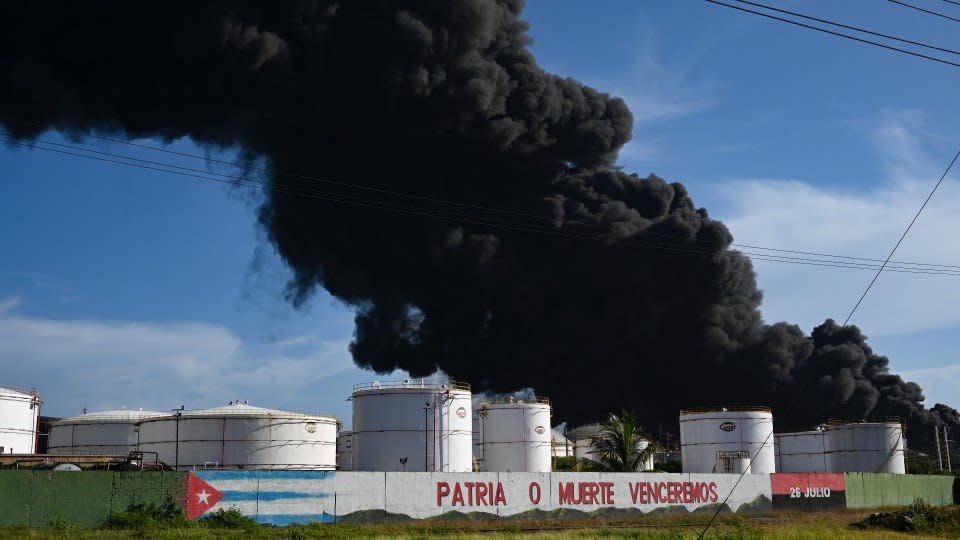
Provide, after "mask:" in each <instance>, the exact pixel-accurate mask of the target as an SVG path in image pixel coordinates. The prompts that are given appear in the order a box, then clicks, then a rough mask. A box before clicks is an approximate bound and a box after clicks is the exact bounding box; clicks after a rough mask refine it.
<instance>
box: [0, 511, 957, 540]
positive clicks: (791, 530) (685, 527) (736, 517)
mask: <svg viewBox="0 0 960 540" xmlns="http://www.w3.org/2000/svg"><path fill="white" fill-rule="evenodd" d="M899 510H900V511H902V512H913V515H915V516H916V519H917V521H918V522H923V523H924V527H925V528H924V529H921V530H920V531H919V532H913V533H903V532H896V531H890V530H887V529H886V528H885V527H882V526H872V527H869V528H865V529H858V528H855V527H854V526H853V525H854V524H856V523H860V522H862V521H863V520H864V519H866V518H868V517H869V516H870V512H869V511H861V510H837V511H832V512H817V513H810V512H807V513H804V512H776V513H767V514H762V515H740V514H727V515H722V516H721V517H720V518H718V520H717V522H716V525H715V526H714V527H713V528H711V530H710V532H709V534H708V535H707V538H710V539H712V540H754V539H758V540H759V539H765V538H778V539H779V538H782V539H789V540H802V539H803V540H805V539H811V540H812V539H819V538H838V539H841V540H843V539H858V540H860V539H868V538H869V539H874V538H877V539H917V538H942V537H944V536H946V537H960V519H958V520H954V519H953V517H956V516H958V515H960V508H958V507H949V508H932V507H928V506H917V505H915V506H912V507H909V508H906V509H899ZM943 516H953V517H951V518H950V519H946V518H944V517H943ZM181 519H183V516H182V514H178V511H176V508H174V509H173V510H171V509H170V508H169V507H167V506H150V505H137V506H132V507H131V508H130V509H129V510H128V511H127V512H124V513H122V514H119V515H117V516H115V517H114V518H112V519H111V520H109V521H108V522H107V523H104V525H103V526H102V527H101V528H98V529H82V528H79V527H75V526H70V525H69V524H64V523H62V522H57V523H51V524H50V526H48V527H46V528H34V529H28V528H7V529H2V528H0V538H37V539H53V538H58V539H59V538H66V539H93V538H106V539H112V538H116V539H120V538H158V539H165V538H188V539H194V538H195V539H214V538H216V539H220V538H224V539H231V538H237V539H239V538H267V539H271V538H289V539H301V538H302V539H307V538H363V539H365V540H369V539H377V538H425V539H431V538H458V539H466V538H483V539H506V538H518V539H519V538H537V539H554V538H611V539H613V538H640V539H664V540H668V539H669V540H684V539H693V538H696V537H697V534H698V532H699V531H700V529H701V528H702V526H703V524H704V522H705V519H706V518H705V516H699V515H689V516H649V517H643V518H637V517H631V518H627V519H620V520H617V519H608V520H601V519H589V520H573V521H570V520H549V521H537V520H530V521H517V522H496V521H486V520H484V521H455V522H451V521H442V520H423V521H408V522H393V523H374V524H363V525H359V524H342V523H341V524H310V525H299V526H290V527H268V526H262V525H258V524H256V523H254V522H253V521H252V520H251V519H249V518H247V517H245V516H243V515H241V514H239V513H238V512H235V511H233V512H231V511H222V512H217V513H215V514H213V515H211V516H210V517H208V518H206V519H204V520H201V521H199V522H188V521H185V520H184V521H180V520H181ZM924 520H926V521H924ZM545 528H546V529H550V530H543V529H545Z"/></svg>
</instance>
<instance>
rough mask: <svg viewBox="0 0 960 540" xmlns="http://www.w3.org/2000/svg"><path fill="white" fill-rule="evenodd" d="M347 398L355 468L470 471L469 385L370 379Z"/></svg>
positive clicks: (471, 465)
mask: <svg viewBox="0 0 960 540" xmlns="http://www.w3.org/2000/svg"><path fill="white" fill-rule="evenodd" d="M350 399H351V400H352V401H353V426H352V439H351V440H352V446H353V459H352V467H353V470H355V471H434V472H470V471H472V470H473V452H472V442H473V429H472V427H471V419H472V413H471V409H472V404H471V391H470V385H468V384H463V383H453V382H451V383H431V382H427V381H424V380H419V381H411V380H405V381H400V382H382V383H381V382H373V383H370V384H361V385H356V386H354V388H353V394H352V395H351V397H350Z"/></svg>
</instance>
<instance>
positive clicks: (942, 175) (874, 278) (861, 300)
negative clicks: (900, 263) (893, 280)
mask: <svg viewBox="0 0 960 540" xmlns="http://www.w3.org/2000/svg"><path fill="white" fill-rule="evenodd" d="M957 158H960V150H957V153H956V154H954V155H953V159H951V160H950V164H949V165H947V168H946V169H944V171H943V174H941V175H940V179H939V180H937V183H936V184H934V186H933V189H931V190H930V194H929V195H927V198H926V199H924V201H923V204H921V205H920V209H919V210H917V213H916V214H914V216H913V219H911V220H910V224H909V225H907V228H906V229H904V231H903V234H901V235H900V239H899V240H897V243H896V244H895V245H894V246H893V249H891V250H890V254H889V255H887V259H886V260H885V261H884V262H883V264H882V265H880V268H879V269H877V273H876V274H874V276H873V279H871V280H870V283H869V284H868V285H867V288H866V289H864V290H863V294H861V295H860V298H859V299H858V300H857V303H856V304H854V305H853V309H851V310H850V314H849V315H847V318H846V319H844V321H843V326H846V325H847V323H848V322H850V319H851V318H852V317H853V314H854V313H856V312H857V308H858V307H860V303H861V302H863V299H864V298H865V297H866V296H867V293H868V292H870V289H871V288H872V287H873V284H874V283H876V282H877V278H879V277H880V273H881V272H883V269H884V268H885V267H886V266H887V261H889V260H890V259H891V258H893V254H894V253H896V252H897V248H899V247H900V244H902V243H903V239H904V238H906V237H907V233H909V232H910V229H912V228H913V224H914V223H916V222H917V219H919V218H920V214H921V213H923V209H924V208H926V207H927V203H929V202H930V199H932V198H933V194H934V193H936V192H937V188H939V187H940V184H942V183H943V179H944V178H946V177H947V174H948V173H949V172H950V169H952V168H953V164H954V163H956V162H957Z"/></svg>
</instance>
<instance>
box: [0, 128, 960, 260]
mask: <svg viewBox="0 0 960 540" xmlns="http://www.w3.org/2000/svg"><path fill="white" fill-rule="evenodd" d="M0 118H4V119H6V120H8V121H13V122H19V123H23V124H27V125H32V126H37V127H43V126H42V125H40V124H36V123H33V122H28V121H23V120H15V119H12V118H9V117H5V116H4V115H2V114H0ZM88 136H89V137H90V138H93V139H98V140H102V141H106V142H112V143H118V144H123V145H126V146H131V147H134V148H139V149H144V150H151V151H156V152H163V153H167V154H171V155H176V156H179V157H187V158H191V159H197V160H202V161H204V162H209V163H217V164H221V165H226V166H229V167H235V168H240V169H243V170H244V171H254V172H258V173H260V174H262V175H264V176H269V175H271V174H273V175H276V176H284V177H289V178H296V179H304V180H310V181H315V182H320V183H328V184H332V185H337V186H340V187H347V188H350V189H359V190H364V191H372V192H375V193H378V194H387V195H391V196H395V197H400V198H409V199H413V200H418V201H424V202H430V203H439V204H450V205H454V206H459V207H463V208H471V209H476V210H483V211H488V212H495V213H504V214H508V215H513V216H518V217H528V218H532V219H536V220H540V221H544V222H546V223H548V224H553V223H554V222H555V219H554V218H551V217H547V216H542V215H537V214H532V213H528V212H522V211H515V210H509V209H502V208H496V207H488V206H482V205H476V204H471V203H464V202H459V201H451V200H446V199H439V198H435V197H426V196H421V195H417V194H411V193H407V192H398V191H392V190H386V189H381V188H378V187H374V186H366V185H363V184H356V183H351V182H344V181H337V180H331V179H328V178H323V177H317V176H309V175H305V174H302V173H295V172H289V171H282V170H280V171H274V170H268V169H265V168H257V167H247V166H241V165H239V164H237V163H235V162H231V161H226V160H219V159H215V158H211V157H209V156H202V155H198V154H192V153H188V152H180V151H175V150H170V149H167V148H159V147H155V146H151V145H145V144H138V143H133V142H130V141H126V140H123V139H117V138H111V137H104V136H98V135H88ZM15 142H18V143H19V141H15ZM35 142H37V143H42V144H47V145H52V146H57V147H60V148H67V149H71V150H75V151H79V152H92V153H95V154H99V155H102V156H109V157H112V158H119V159H128V160H133V161H137V162H139V163H144V164H148V165H150V167H149V168H150V169H151V170H155V169H153V168H154V167H161V168H164V170H165V169H166V168H176V169H179V170H182V171H188V172H191V173H196V174H203V175H209V174H216V175H220V176H224V177H226V178H229V179H230V180H231V181H232V182H231V183H233V182H241V183H243V182H246V181H249V180H250V178H249V177H247V176H242V177H240V176H233V175H223V174H221V173H215V172H211V171H204V170H200V169H195V168H189V167H181V166H177V165H172V164H169V163H163V162H156V161H151V160H143V159H140V158H135V157H132V156H127V155H119V154H114V153H110V152H103V151H98V150H94V149H91V148H89V147H86V146H75V145H68V144H62V143H56V142H53V141H47V140H44V139H35ZM188 176H193V174H191V175H188ZM204 179H208V180H209V178H204ZM257 183H258V184H260V185H263V186H264V187H266V188H276V187H277V184H273V185H271V184H270V183H269V182H268V181H264V182H257ZM278 191H283V190H282V189H278ZM323 193H328V192H323ZM565 223H567V224H571V225H582V226H585V227H594V228H597V229H598V231H599V232H609V229H608V227H606V226H605V225H601V224H595V223H589V222H584V221H580V220H572V219H568V220H566V221H565ZM551 229H552V228H551ZM552 230H555V229H552ZM644 234H646V235H649V236H657V237H661V238H664V239H667V240H671V241H681V242H685V243H687V242H690V243H693V244H699V245H702V246H707V247H727V246H731V247H736V248H740V250H741V251H742V252H743V253H745V254H747V255H750V256H751V257H754V258H757V259H758V260H769V261H773V262H793V261H790V260H781V259H782V257H780V256H776V255H775V254H776V253H791V254H797V255H812V256H815V257H823V258H824V259H808V258H793V259H796V260H799V261H804V262H807V263H809V262H811V261H813V262H822V263H828V264H827V266H833V267H837V268H856V269H863V270H875V269H877V268H878V266H877V265H869V264H867V265H863V264H861V263H862V262H867V263H870V262H876V263H882V262H885V261H884V260H883V259H870V258H865V257H854V256H848V255H836V254H829V253H822V252H814V251H801V250H792V249H783V248H773V247H766V246H757V245H751V244H741V243H736V242H733V243H730V244H725V243H721V242H710V241H707V240H701V239H686V238H680V237H676V236H672V235H666V234H662V233H657V232H654V231H644ZM750 250H761V251H763V252H774V253H756V252H753V251H750ZM701 251H702V252H704V253H707V252H709V251H703V250H701ZM761 256H775V257H776V258H773V259H769V258H767V259H764V258H761ZM788 259H789V257H788ZM838 262H839V263H843V264H844V265H849V264H855V265H856V266H838V265H836V264H835V263H838ZM886 262H888V263H889V264H888V270H893V268H894V267H892V266H890V265H903V267H904V268H903V269H901V271H902V270H918V271H923V272H917V273H937V272H930V271H931V270H939V269H950V270H953V269H955V270H960V266H958V265H949V264H935V263H920V262H912V261H886ZM948 274H949V273H948Z"/></svg>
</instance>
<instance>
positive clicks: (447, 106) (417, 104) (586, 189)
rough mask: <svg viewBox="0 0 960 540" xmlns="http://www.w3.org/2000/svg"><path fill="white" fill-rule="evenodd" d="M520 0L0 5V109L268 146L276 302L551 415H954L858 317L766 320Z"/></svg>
mask: <svg viewBox="0 0 960 540" xmlns="http://www.w3.org/2000/svg"><path fill="white" fill-rule="evenodd" d="M521 8H522V2H520V1H519V0H516V1H511V0H500V1H495V0H470V1H460V2H451V1H447V0H436V1H429V2H428V1H413V0H408V1H404V2H399V1H386V0H383V1H370V2H362V1H350V2H323V1H311V2H273V3H255V2H173V1H164V2H119V1H112V2H104V1H101V2H96V1H92V2H82V3H81V2H69V1H62V2H45V1H40V0H23V1H21V2H16V1H13V2H4V3H3V4H2V5H0V18H2V20H4V21H8V22H9V21H16V22H15V23H12V24H11V23H8V24H7V25H6V29H5V31H4V32H3V33H0V73H3V74H4V79H3V82H2V85H0V123H2V125H3V127H4V128H5V130H6V131H7V133H9V134H11V135H12V136H14V137H17V138H20V139H30V138H32V137H35V136H37V135H38V134H39V133H41V132H42V131H44V130H47V129H58V130H63V131H66V132H68V133H71V134H75V135H78V136H82V135H83V134H86V133H91V132H103V133H111V134H119V135H122V136H128V137H139V136H148V137H160V138H162V139H165V140H171V139H174V138H178V137H182V136H189V137H191V138H192V139H194V140H196V141H198V142H199V143H201V144H207V145H214V146H222V147H236V148H239V149H241V151H242V152H243V153H244V156H245V157H249V158H255V157H265V158H267V160H268V161H269V163H270V164H271V167H272V170H273V171H274V174H273V175H272V176H271V178H270V180H271V185H270V186H271V187H270V188H269V189H267V190H266V193H265V202H264V203H263V205H262V207H261V209H260V212H259V221H260V223H261V224H262V226H263V228H264V230H265V231H266V232H267V233H268V237H269V239H270V242H272V244H273V245H274V246H275V248H276V249H277V250H278V252H279V253H280V254H281V255H282V257H283V258H284V260H285V261H286V262H287V263H288V264H289V266H290V268H291V269H292V270H293V272H294V276H295V277H294V279H293V281H292V282H291V283H290V284H289V286H288V293H289V295H290V299H291V301H292V302H293V303H295V304H300V303H302V302H303V301H305V299H307V298H308V297H309V296H310V295H311V293H312V292H313V291H314V290H315V289H316V288H317V287H323V288H325V289H327V290H328V291H330V293H332V294H333V295H335V296H336V297H338V298H340V299H342V300H344V301H345V302H348V303H349V304H351V305H354V306H356V308H357V317H356V337H355V340H354V342H353V344H352V346H351V352H352V354H353V357H354V360H355V361H356V363H357V364H358V365H360V366H363V367H367V368H371V369H373V370H376V371H378V372H389V371H391V370H394V369H396V368H402V369H405V370H408V371H409V372H410V373H412V374H413V375H415V376H418V375H426V374H429V373H432V372H434V371H435V370H436V369H438V368H442V369H443V370H444V371H445V372H447V373H448V374H449V375H451V376H452V377H453V378H455V379H461V380H466V381H469V382H471V383H473V384H474V385H475V386H476V387H478V388H480V389H485V390H489V391H493V392H504V391H512V390H516V389H517V388H521V387H527V386H530V387H534V388H536V389H537V391H538V392H540V393H543V394H546V395H550V396H553V397H554V403H555V414H556V415H557V417H558V419H562V420H568V421H570V422H572V423H579V422H583V421H589V420H594V419H597V418H599V417H601V416H602V415H603V414H604V413H606V412H607V411H610V410H615V409H619V408H623V407H630V408H633V409H635V410H636V411H637V412H638V413H639V415H640V417H641V418H643V419H644V421H645V422H646V423H647V424H648V426H649V427H651V428H655V427H656V426H657V425H662V426H663V427H664V428H665V429H672V428H673V427H674V426H675V422H676V414H677V410H678V408H680V407H681V406H696V405H715V404H730V405H736V404H770V405H772V406H773V407H774V408H775V409H776V411H778V413H779V414H777V420H778V424H779V426H780V427H809V426H811V425H813V424H815V423H817V422H820V421H822V420H824V419H826V418H828V417H838V416H842V417H854V418H862V417H866V416H868V415H896V416H901V417H903V418H905V419H907V421H908V422H909V423H910V425H911V428H914V426H915V427H916V429H914V432H913V433H915V434H919V435H918V436H916V437H912V438H911V442H912V443H914V442H921V441H923V440H924V437H928V435H925V434H927V433H928V432H930V431H931V430H929V429H927V427H926V426H928V425H929V424H931V423H941V422H946V423H949V424H951V425H952V426H954V428H955V429H960V426H958V420H957V414H956V411H954V410H952V409H950V408H949V407H945V406H940V405H938V406H937V408H935V409H934V410H931V411H927V410H925V409H924V405H923V395H922V393H921V391H920V388H919V387H918V386H917V385H916V384H913V383H908V382H904V381H903V380H902V379H901V378H900V377H898V376H896V375H894V374H891V373H890V372H889V370H888V367H887V359H886V358H885V357H882V356H878V355H876V354H875V353H873V351H872V350H871V349H870V347H869V346H867V344H866V340H865V337H864V336H863V335H862V334H861V333H860V331H859V330H858V329H857V328H855V327H847V328H842V327H840V326H839V325H837V324H836V323H834V322H833V321H831V320H827V321H826V322H825V323H824V324H822V325H821V326H818V327H817V328H815V329H814V330H813V333H812V335H809V336H808V335H806V334H805V333H804V332H803V331H802V330H801V329H799V328H798V327H796V326H794V325H789V324H787V323H777V324H773V325H767V324H765V323H764V322H763V320H762V318H761V315H760V312H759V306H760V303H761V293H760V291H759V290H758V289H757V286H756V282H755V276H754V272H753V268H752V266H751V263H750V260H749V259H748V258H747V257H745V256H744V255H742V254H740V253H738V252H737V251H735V250H732V249H730V248H729V245H730V243H731V241H732V238H731V235H730V233H729V231H728V230H727V229H726V227H724V225H723V224H722V223H720V222H718V221H715V220H713V219H711V218H710V216H709V214H708V213H707V211H706V210H704V209H702V208H697V206H696V205H695V204H694V202H693V200H692V199H691V197H690V196H689V195H688V193H687V191H686V189H685V188H684V186H683V185H681V184H678V183H671V182H668V181H665V180H663V179H661V178H658V177H656V176H649V177H646V178H642V177H639V176H637V175H635V174H629V173H627V172H624V171H622V170H619V169H617V168H616V167H615V166H614V161H615V159H616V155H617V151H618V150H619V149H620V148H621V147H622V146H623V144H624V143H626V142H627V141H628V140H629V138H630V133H631V129H632V123H633V119H632V117H631V114H630V111H629V110H628V109H627V107H626V105H625V104H624V103H623V101H621V100H620V99H618V98H615V97H611V96H609V95H607V94H605V93H603V92H600V91H598V90H595V89H592V88H589V87H586V86H584V85H582V84H580V83H578V82H577V81H574V80H572V79H567V78H563V77H560V76H557V75H553V74H549V73H546V72H544V71H543V70H542V69H540V68H539V67H538V66H537V64H536V61H535V60H534V58H533V56H532V55H531V53H530V51H529V50H528V48H527V47H528V45H529V44H530V40H529V38H528V37H527V35H526V28H527V26H526V24H525V23H524V22H522V21H521V20H520V18H519V13H520V11H521ZM291 171H293V172H295V173H296V174H285V173H286V172H291ZM306 177H315V178H323V179H332V180H334V183H330V182H322V181H318V180H316V179H315V178H306ZM364 188H366V189H364ZM398 192H399V193H405V194H413V195H415V197H409V196H404V195H401V194H398ZM450 201H454V202H456V203H460V204H452V203H451V202H450ZM118 249H122V246H118ZM795 395H799V396H800V397H799V398H798V400H797V403H793V402H792V398H793V396H795Z"/></svg>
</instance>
